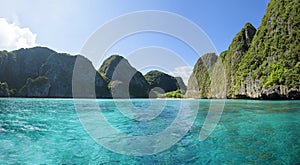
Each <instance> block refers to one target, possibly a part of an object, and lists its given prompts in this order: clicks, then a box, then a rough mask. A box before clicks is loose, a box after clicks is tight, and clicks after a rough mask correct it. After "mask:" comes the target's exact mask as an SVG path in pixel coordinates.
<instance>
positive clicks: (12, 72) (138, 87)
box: [0, 0, 300, 100]
mask: <svg viewBox="0 0 300 165" xmlns="http://www.w3.org/2000/svg"><path fill="white" fill-rule="evenodd" d="M299 8H300V6H299V3H297V2H295V1H288V2H287V1H277V0H271V1H270V3H269V5H268V7H267V11H266V14H265V16H264V17H263V19H262V21H261V25H260V27H259V28H258V29H256V28H255V27H254V26H253V25H251V23H246V24H245V26H244V27H243V28H242V30H241V31H240V32H239V33H237V35H236V36H235V37H234V38H233V40H232V43H231V44H230V46H229V48H228V50H226V51H224V52H222V53H221V54H220V55H219V56H217V55H216V54H215V53H208V54H205V55H203V56H201V57H200V58H199V60H198V61H197V63H196V64H195V66H194V69H193V73H192V76H191V78H190V79H189V82H188V84H187V86H186V85H185V84H184V82H183V80H182V79H181V78H180V77H173V76H171V75H168V74H166V73H163V72H161V71H157V70H154V71H150V72H149V73H147V74H145V75H143V74H142V73H140V72H139V71H137V70H136V69H135V68H134V67H132V66H131V65H130V64H129V62H128V61H127V60H126V59H125V58H124V57H122V56H119V55H112V56H111V57H109V58H108V59H106V60H105V61H104V62H103V64H102V66H101V67H100V68H99V69H98V70H96V69H94V67H93V65H92V63H91V62H90V61H89V60H88V59H87V58H85V57H84V56H81V55H75V56H73V55H69V54H65V53H57V52H55V51H54V50H51V49H49V48H46V47H34V48H27V49H19V50H15V51H11V52H8V51H5V50H4V51H0V97H54V98H56V97H59V98H71V97H72V75H73V69H74V64H75V61H76V58H80V59H81V60H82V61H84V65H85V68H88V69H90V70H93V71H95V73H96V74H95V93H96V97H97V98H112V97H113V98H128V97H130V98H149V97H150V98H157V97H176V98H183V97H193V98H235V99H239V98H242V99H271V100H274V99H300V22H299V20H300V14H299ZM117 66H118V67H119V69H118V70H116V67H117ZM88 69H87V70H88ZM220 72H221V73H224V76H223V75H222V74H218V73H220ZM127 75H131V77H132V78H131V79H130V80H128V76H127ZM218 79H221V80H220V81H214V80H218ZM76 81H77V80H76ZM78 81H84V75H82V78H81V79H80V80H78ZM127 81H130V82H128V83H129V89H128V93H126V92H123V91H122V89H124V88H126V87H127V86H126V82H127ZM218 82H219V83H218ZM221 82H225V83H221ZM127 88H128V87H127ZM215 88H216V89H224V90H222V91H225V92H223V93H220V92H222V91H221V90H219V92H214V89H215ZM82 97H89V96H84V95H83V96H82Z"/></svg>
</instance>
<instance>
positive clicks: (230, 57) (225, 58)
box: [220, 23, 256, 98]
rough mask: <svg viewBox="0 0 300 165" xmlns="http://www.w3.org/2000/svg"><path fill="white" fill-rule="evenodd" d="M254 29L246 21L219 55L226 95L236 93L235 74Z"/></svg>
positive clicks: (230, 95)
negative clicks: (223, 72) (224, 75)
mask: <svg viewBox="0 0 300 165" xmlns="http://www.w3.org/2000/svg"><path fill="white" fill-rule="evenodd" d="M255 33H256V29H255V28H254V27H253V25H251V24H250V23H246V24H245V26H244V27H243V28H242V30H241V31H240V32H239V33H238V34H237V35H236V36H235V37H234V39H233V40H232V42H231V44H230V46H229V48H228V50H227V51H225V52H223V53H222V55H221V56H220V57H221V58H222V62H223V66H224V69H225V74H226V91H227V96H228V97H230V98H232V97H234V96H235V95H236V93H235V89H234V86H235V84H236V79H235V74H236V72H237V70H238V66H239V63H240V62H241V59H242V58H243V56H244V55H245V53H247V51H248V49H249V47H250V44H251V42H252V39H253V37H254V35H255Z"/></svg>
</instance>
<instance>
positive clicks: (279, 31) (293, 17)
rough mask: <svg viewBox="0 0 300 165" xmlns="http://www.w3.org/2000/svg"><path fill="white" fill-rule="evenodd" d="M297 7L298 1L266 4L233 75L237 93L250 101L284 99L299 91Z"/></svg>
mask: <svg viewBox="0 0 300 165" xmlns="http://www.w3.org/2000/svg"><path fill="white" fill-rule="evenodd" d="M299 8H300V3H299V1H298V0H281V1H279V0H271V1H270V3H269V5H268V7H267V11H266V14H265V16H264V18H263V20H262V22H261V25H260V27H259V28H258V30H257V33H256V34H255V36H254V38H253V41H252V43H251V46H250V48H249V50H248V51H247V53H246V54H245V56H244V57H243V58H242V60H241V63H240V65H239V69H238V71H237V74H236V75H235V79H236V83H235V89H236V92H237V93H239V94H243V95H246V96H249V97H251V98H265V99H285V98H289V95H291V93H295V90H296V91H298V92H299V86H300V81H299V80H300V47H299V45H300V39H299V38H300V21H299V20H300V14H299V12H300V10H299ZM275 89H276V90H275ZM274 93H276V94H274ZM275 96H276V97H275ZM296 98H297V97H295V99H296Z"/></svg>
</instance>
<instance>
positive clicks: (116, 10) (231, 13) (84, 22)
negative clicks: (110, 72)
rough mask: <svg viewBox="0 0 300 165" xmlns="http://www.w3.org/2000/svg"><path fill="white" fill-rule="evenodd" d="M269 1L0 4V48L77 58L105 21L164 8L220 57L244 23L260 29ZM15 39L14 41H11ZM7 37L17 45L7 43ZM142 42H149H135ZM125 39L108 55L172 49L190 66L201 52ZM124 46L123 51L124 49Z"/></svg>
mask: <svg viewBox="0 0 300 165" xmlns="http://www.w3.org/2000/svg"><path fill="white" fill-rule="evenodd" d="M268 2H269V0H255V1H249V0H228V1H220V0H218V1H217V0H209V1H207V0H206V1H204V0H192V1H180V0H165V1H161V0H148V1H145V0H143V1H141V0H112V1H101V0H99V1H97V0H94V1H84V0H77V1H72V0H44V1H39V0H0V4H1V5H0V25H1V26H2V27H0V50H2V49H14V48H18V47H22V46H24V47H26V46H28V47H30V46H32V45H45V46H47V47H49V48H52V49H54V50H56V51H58V52H67V53H71V54H77V53H79V52H80V50H81V48H82V47H83V45H84V44H85V42H86V41H87V40H88V38H89V37H90V36H91V35H92V34H93V33H94V32H95V31H96V30H97V29H99V27H101V25H103V24H104V23H106V22H108V21H110V20H112V19H114V18H116V17H118V16H120V15H124V14H126V13H130V12H135V11H141V10H160V11H168V12H172V13H176V14H178V15H181V16H183V17H185V18H187V19H189V20H190V21H192V22H194V23H195V24H197V25H198V26H199V27H200V28H201V29H202V30H203V31H204V32H205V33H206V34H207V35H208V37H209V38H210V39H211V41H212V42H213V44H214V45H215V47H216V49H217V50H216V51H217V53H220V52H222V51H224V50H226V49H227V48H228V46H229V44H230V42H231V40H232V38H233V37H234V35H235V34H236V33H238V32H239V31H240V30H241V28H242V27H243V26H244V24H245V23H246V22H250V23H252V24H253V25H254V26H255V27H258V26H259V24H260V21H261V19H262V17H263V15H264V13H265V9H266V6H267V4H268ZM5 26H7V29H5V28H4V27H5ZM120 28H121V27H120ZM179 28H180V26H179ZM10 29H13V30H10ZM1 31H2V32H1ZM16 31H17V32H16ZM13 33H17V34H13ZM9 34H10V35H9ZM11 36H13V37H15V38H13V39H10V38H11ZM16 36H21V37H20V38H21V39H20V38H19V39H18V38H17V39H16ZM28 38H29V39H28ZM9 39H10V41H11V43H12V44H13V45H8V43H9V42H7V40H9ZM27 39H28V41H27ZM142 40H143V41H145V42H143V43H141V42H136V41H142ZM125 41H126V39H125V40H124V41H122V42H120V44H119V45H120V46H119V47H118V46H116V47H115V49H113V50H111V51H110V52H108V53H118V54H121V55H123V56H126V54H127V53H129V52H132V51H134V49H138V48H139V47H143V46H146V45H147V44H148V45H154V46H161V47H167V48H168V49H171V50H173V51H174V52H176V53H178V54H180V56H182V58H183V59H185V61H186V62H187V63H188V65H191V66H192V65H194V63H195V62H196V60H197V59H198V57H199V55H197V54H194V55H191V54H193V52H192V51H191V50H188V48H185V46H179V45H180V42H178V41H176V39H174V38H173V39H170V37H169V36H160V35H157V34H153V35H151V34H141V35H140V36H137V37H136V38H134V37H132V39H127V45H126V44H124V42H125ZM146 41H149V42H146ZM1 42H2V44H1ZM15 43H18V44H17V45H15ZM135 43H139V44H135ZM166 43H169V44H166ZM122 45H123V46H122ZM124 45H125V46H124ZM130 45H134V46H130ZM122 47H123V48H124V47H125V48H124V49H121V48H122ZM179 47H180V48H179ZM181 47H182V48H181Z"/></svg>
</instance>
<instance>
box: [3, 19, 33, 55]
mask: <svg viewBox="0 0 300 165" xmlns="http://www.w3.org/2000/svg"><path fill="white" fill-rule="evenodd" d="M33 46H36V34H34V33H33V32H31V31H30V29H29V28H21V27H19V26H18V25H17V24H16V23H9V22H8V21H7V20H6V19H5V18H0V50H15V49H19V48H28V47H33Z"/></svg>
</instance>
